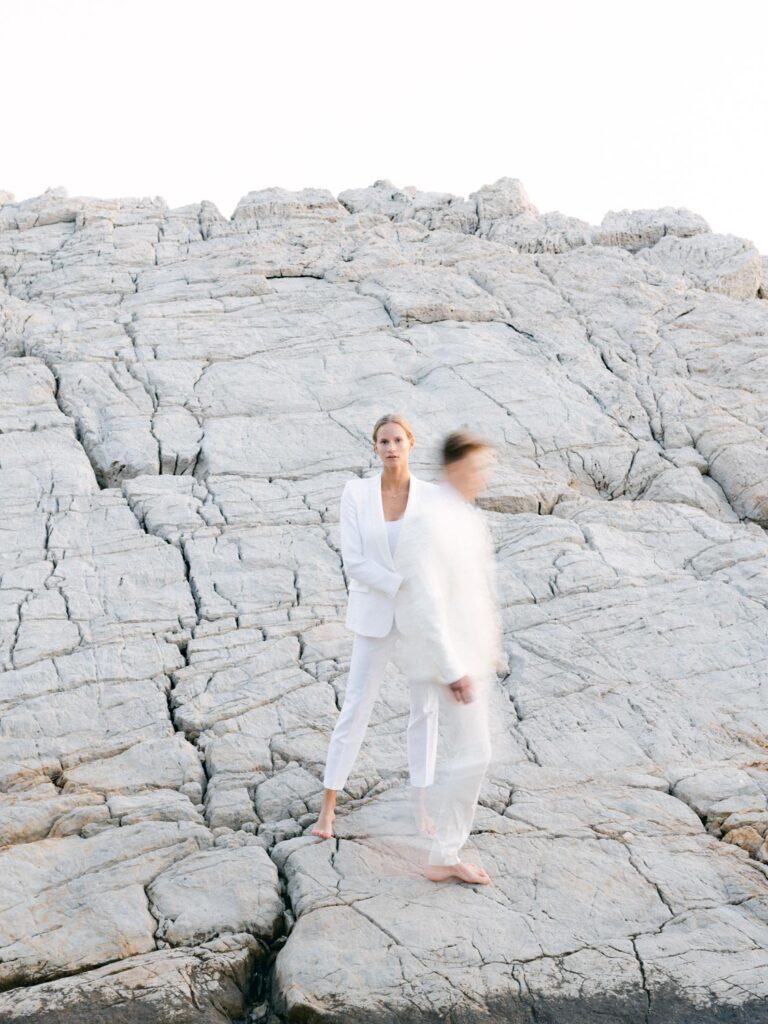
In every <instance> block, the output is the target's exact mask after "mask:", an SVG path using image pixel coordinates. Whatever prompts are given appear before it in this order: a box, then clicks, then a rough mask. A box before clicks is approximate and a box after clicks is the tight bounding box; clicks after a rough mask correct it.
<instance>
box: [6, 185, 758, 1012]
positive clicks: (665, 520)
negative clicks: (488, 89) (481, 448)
mask: <svg viewBox="0 0 768 1024" xmlns="http://www.w3.org/2000/svg"><path fill="white" fill-rule="evenodd" d="M765 266H766V263H765V259H764V258H762V259H761V257H760V255H759V254H758V253H757V251H756V250H755V248H754V246H752V245H751V243H749V242H748V241H745V240H744V239H739V238H735V237H733V236H730V235H724V236H720V235H715V234H713V233H712V232H710V231H709V229H708V226H707V224H706V223H705V222H704V221H703V220H702V218H701V217H698V216H697V215H695V214H693V213H691V212H690V211H688V210H684V209H671V208H667V209H662V210H636V211H628V210H623V211H615V212H612V213H609V214H608V215H607V216H606V217H605V218H604V220H603V223H602V224H601V225H599V226H590V225H588V224H586V223H584V222H582V221H578V220H576V219H574V218H570V217H566V216H563V215H562V214H559V213H548V214H540V213H539V212H538V211H537V210H536V208H535V207H534V206H533V204H532V203H531V201H530V200H529V199H528V197H527V195H526V193H525V190H524V189H523V187H522V185H521V184H520V182H519V181H517V180H514V179H509V178H503V179H501V180H499V181H497V182H496V183H495V184H493V185H487V186H485V187H483V188H481V189H480V190H479V191H478V192H476V193H473V194H472V195H471V196H469V198H467V199H463V198H460V197H456V196H452V195H447V194H444V193H422V192H418V191H417V190H416V189H412V188H408V189H402V190H401V189H398V188H395V187H394V186H393V185H392V183H391V182H388V181H377V182H376V183H375V184H374V185H373V186H372V187H370V188H365V189H355V190H350V191H348V192H342V193H341V194H340V195H339V196H338V197H334V196H332V195H331V194H330V193H328V192H326V191H323V190H319V189H305V190H303V191H301V192H287V191H285V190H283V189H278V188H273V189H267V190H264V191H261V192H252V193H250V194H248V195H247V196H245V197H244V198H243V199H242V200H241V202H240V204H239V205H238V207H237V210H236V211H235V214H234V216H233V217H232V219H231V220H225V219H224V218H223V217H222V216H221V215H220V214H219V213H218V211H217V210H216V208H215V207H214V206H212V205H211V204H210V203H207V202H203V203H201V204H199V205H194V206H188V207H183V208H181V209H174V210H171V209H169V208H168V207H167V205H166V204H165V203H164V202H163V201H162V200H159V199H154V200H147V199H142V200H134V199H121V200H100V199H84V198H70V197H68V196H67V195H66V194H65V193H64V192H63V191H61V190H54V191H49V192H47V193H46V194H45V195H43V196H40V197H38V198H36V199H32V200H27V201H24V202H20V203H15V202H14V201H13V199H12V197H11V196H10V195H8V194H7V193H0V271H1V274H0V346H1V347H2V361H1V362H0V537H1V542H0V712H1V715H0V780H1V782H2V785H1V787H0V836H1V837H2V848H0V920H1V921H2V928H1V929H0V932H1V936H2V939H1V942H0V946H1V948H0V1018H1V1019H2V1020H3V1021H4V1022H6V1021H7V1022H14V1024H21V1022H24V1024H82V1022H87V1024H102V1022H103V1024H141V1022H146V1021H149V1020H157V1021H163V1022H169V1024H186V1022H191V1021H195V1022H198V1021H199V1022H205V1024H209V1022H210V1024H225V1022H227V1021H233V1022H234V1021H244V1020H246V1019H248V1020H249V1021H251V1022H254V1024H255V1022H256V1021H262V1020H263V1021H267V1020H270V1021H272V1022H277V1021H305V1022H308V1021H328V1022H330V1021H338V1022H341V1021H365V1022H366V1024H369V1022H382V1024H383V1022H389V1021H393V1020H403V1021H408V1022H409V1024H410V1022H427V1021H434V1022H437V1021H442V1020H447V1019H451V1020H455V1021H462V1022H481V1021H482V1022H492V1021H499V1020H509V1021H514V1022H520V1024H527V1022H533V1021H537V1020H538V1021H551V1022H555V1021H557V1022H558V1024H593V1022H594V1021H595V1020H597V1019H603V1020H610V1021H612V1022H613V1021H615V1022H626V1024H630V1022H632V1024H634V1022H636V1021H640V1020H643V1021H646V1022H648V1024H671V1022H675V1024H694V1022H698V1024H701V1022H702V1021H704V1020H706V1021H707V1024H715V1022H718V1021H729V1022H747V1021H750V1022H758V1021H765V1020H768V1016H767V1015H766V1005H768V831H767V830H768V640H767V637H768V536H767V535H766V528H767V527H768V439H767V437H766V434H767V432H768V414H767V413H766V410H767V409H768V373H766V368H767V367H768V304H766V301H765V299H766V296H767V295H768V293H767V292H766V273H765ZM393 409H398V410H401V411H403V412H404V413H405V414H406V415H407V416H408V417H409V419H410V420H411V421H412V423H413V425H414V427H415V429H416V433H417V442H418V443H417V447H416V448H415V449H414V450H413V453H412V457H411V465H412V468H413V470H414V472H415V473H416V474H417V475H420V476H424V477H425V478H430V479H431V478H434V477H435V476H436V475H437V471H438V470H437V462H436V454H435V443H436V442H437V440H438V439H439V438H440V436H441V435H442V434H443V433H444V432H446V431H447V430H449V429H453V428H455V427H457V426H459V425H461V424H467V425H469V426H471V427H473V428H476V429H478V430H480V431H481V432H483V433H484V434H486V435H487V436H489V437H490V438H491V439H493V440H494V441H495V442H496V443H497V444H498V451H499V463H498V473H497V475H496V478H495V480H494V483H493V486H492V488H491V489H490V491H489V492H488V494H487V496H485V497H484V498H483V500H482V502H481V504H482V505H483V507H484V508H485V510H486V515H487V517H488V521H489V523H490V526H491V528H492V531H493V533H494V537H495V540H496V545H497V551H498V560H499V582H500V589H501V597H502V602H503V612H504V620H505V643H506V647H507V651H508V654H509V662H510V670H509V672H508V674H507V675H505V677H504V678H501V679H499V682H498V698H499V701H500V708H501V710H500V713H499V716H498V722H497V725H498V727H499V729H500V733H501V736H502V741H501V743H500V744H497V759H496V761H495V762H494V766H493V769H492V771H491V772H490V773H489V776H488V778H487V780H486V783H485V785H484V788H483V792H482V796H481V806H480V808H479V810H478V815H477V819H476V829H475V833H474V834H473V837H472V839H471V846H472V848H473V851H474V853H475V855H476V856H479V857H480V858H481V860H482V862H483V863H484V865H485V866H486V867H487V869H488V870H489V872H490V873H491V875H492V877H493V880H494V884H493V885H492V886H490V887H487V888H484V889H483V891H474V890H473V889H469V888H462V887H459V886H451V885H440V886H435V885H433V884H432V883H429V882H427V881H425V880H424V879H423V878H422V877H420V875H419V873H418V871H417V870H416V869H415V868H414V863H413V860H412V859H410V858H409V847H408V843H407V842H406V841H403V840H401V839H400V838H399V837H398V836H396V835H385V834H383V833H382V830H381V829H378V830H377V829H376V828H375V827H372V826H374V825H375V823H376V822H380V821H382V820H386V816H387V813H388V808H390V807H391V806H392V803H393V801H394V799H395V797H396V793H397V786H398V784H399V783H402V782H403V780H404V779H405V775H406V772H405V763H406V762H405V746H404V725H405V717H404V716H405V714H406V708H407V700H406V691H405V686H404V683H403V680H402V679H401V678H399V677H398V676H397V674H396V673H395V671H394V669H391V670H390V671H391V676H390V677H389V678H388V680H387V685H386V686H385V687H384V690H383V696H382V699H381V701H380V703H379V704H378V705H377V707H376V709H375V711H374V716H373V719H372V722H371V727H370V730H369V734H368V739H367V742H366V745H365V747H364V750H363V754H362V756H361V758H360V760H359V762H358V764H357V765H356V768H355V771H354V773H353V776H352V777H351V779H350V782H349V785H348V788H347V791H346V792H345V793H344V794H342V795H341V806H340V813H339V817H338V819H337V820H338V838H337V839H335V840H331V841H325V842H324V841H321V840H318V839H315V838H313V837H312V836H310V835H309V826H310V825H311V823H312V822H313V821H314V818H315V815H316V813H317V810H318V807H319V802H320V796H321V789H322V782H321V780H322V769H323V761H324V757H325V752H326V745H327V741H328V736H329V733H330V730H331V728H332V726H333V723H334V720H335V716H336V714H337V708H338V706H339V704H340V702H341V700H342V697H343V691H344V685H345V679H346V671H347V668H348V661H349V651H350V646H351V643H350V641H351V637H350V636H349V634H347V633H346V631H345V630H344V628H343V625H342V622H343V615H344V608H345V601H346V584H345V579H344V574H343V572H342V567H341V561H340V554H339V535H338V504H339V497H340V493H341V489H342V487H343V484H344V481H345V480H346V479H348V478H349V476H350V475H353V474H365V473H367V472H368V471H369V470H371V469H375V468H376V466H375V465H374V460H373V458H372V455H371V449H370V443H369V436H370V430H371V427H372V424H373V422H374V421H375V419H376V418H377V417H378V416H379V415H380V414H381V413H382V412H385V411H390V410H393Z"/></svg>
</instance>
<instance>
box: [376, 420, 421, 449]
mask: <svg viewBox="0 0 768 1024" xmlns="http://www.w3.org/2000/svg"><path fill="white" fill-rule="evenodd" d="M385 423H397V424H398V426H401V427H402V428H403V430H404V431H405V436H406V437H407V438H408V440H409V441H410V442H411V444H412V445H414V444H416V438H415V437H414V434H413V430H412V429H411V425H410V423H409V422H408V420H407V419H406V418H405V416H403V415H402V414H401V413H399V412H385V413H384V415H383V416H379V418H378V419H377V420H376V423H375V424H374V427H373V434H372V435H371V436H372V438H373V443H374V445H375V444H376V435H377V434H378V432H379V427H383V426H384V424H385Z"/></svg>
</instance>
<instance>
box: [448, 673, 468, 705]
mask: <svg viewBox="0 0 768 1024" xmlns="http://www.w3.org/2000/svg"><path fill="white" fill-rule="evenodd" d="M448 685H449V687H450V690H451V692H452V693H453V696H454V697H455V698H456V700H457V701H459V703H461V704H469V703H470V701H471V700H472V699H473V697H474V687H473V686H472V680H471V679H470V678H469V676H462V677H461V679H457V680H456V682H455V683H449V684H448Z"/></svg>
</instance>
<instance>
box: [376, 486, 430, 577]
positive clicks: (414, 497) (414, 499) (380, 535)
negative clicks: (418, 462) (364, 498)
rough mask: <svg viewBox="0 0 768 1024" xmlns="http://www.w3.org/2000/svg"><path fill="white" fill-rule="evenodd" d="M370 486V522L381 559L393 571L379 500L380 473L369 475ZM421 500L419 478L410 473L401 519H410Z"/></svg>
mask: <svg viewBox="0 0 768 1024" xmlns="http://www.w3.org/2000/svg"><path fill="white" fill-rule="evenodd" d="M369 479H370V482H371V484H370V488H369V491H368V514H369V515H370V516H371V522H373V523H374V524H375V526H374V529H375V534H376V542H377V544H378V546H379V554H380V555H381V561H382V562H383V563H384V565H386V566H387V568H388V569H391V570H392V571H393V572H394V571H395V562H394V559H393V558H392V552H391V551H390V550H389V538H388V537H387V526H386V522H385V520H384V507H383V505H382V502H381V473H376V474H375V475H374V476H372V477H369ZM420 502H421V480H420V479H419V478H418V477H415V476H414V475H413V473H411V482H410V485H409V487H408V504H407V505H406V506H405V512H404V513H403V520H406V519H410V518H411V516H415V515H416V513H417V512H418V506H419V504H420Z"/></svg>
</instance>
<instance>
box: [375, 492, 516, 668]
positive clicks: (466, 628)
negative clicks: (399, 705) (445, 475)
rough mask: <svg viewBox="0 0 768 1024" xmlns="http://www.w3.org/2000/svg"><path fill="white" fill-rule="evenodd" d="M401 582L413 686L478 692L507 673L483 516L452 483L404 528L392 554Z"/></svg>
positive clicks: (403, 660) (405, 654) (405, 661)
mask: <svg viewBox="0 0 768 1024" xmlns="http://www.w3.org/2000/svg"><path fill="white" fill-rule="evenodd" d="M394 560H395V566H396V569H397V571H398V572H399V573H400V575H401V576H402V577H403V583H402V585H401V586H400V589H399V592H398V596H397V606H396V609H395V622H396V623H397V628H398V630H399V631H400V633H401V634H402V644H401V645H400V648H401V650H400V654H399V657H398V660H399V663H400V665H401V668H402V669H403V671H404V672H405V673H406V675H407V676H408V678H409V679H412V680H422V681H427V680H432V681H435V682H439V683H446V684H447V683H452V682H455V681H456V680H457V679H460V678H461V677H462V676H463V675H468V676H469V677H470V678H471V679H473V680H474V681H475V682H476V683H478V684H479V685H481V684H484V683H486V682H488V681H489V680H490V679H492V678H493V675H494V673H495V672H503V671H505V669H506V667H507V666H506V654H505V651H504V647H503V634H502V620H501V611H500V607H499V601H498V592H497V577H496V559H495V553H494V548H493V539H492V537H491V534H490V531H489V529H488V525H487V523H486V521H485V518H484V516H483V513H482V511H481V510H480V509H479V508H477V507H476V506H475V505H474V504H472V503H471V502H469V501H467V500H465V498H464V497H463V496H462V495H461V493H460V492H459V491H457V490H456V488H455V487H453V486H452V485H451V484H449V483H448V482H447V481H441V482H440V483H439V484H435V485H434V486H433V490H432V491H431V492H430V495H429V500H428V501H426V502H424V503H423V506H422V514H421V515H419V516H414V517H413V518H412V519H411V520H410V522H409V523H408V524H406V523H403V526H402V529H401V531H400V536H399V538H398V542H397V547H396V549H395V559H394Z"/></svg>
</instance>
